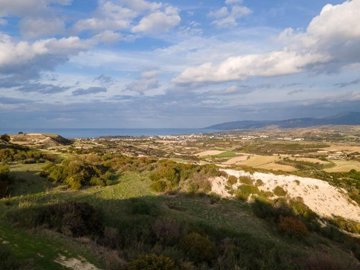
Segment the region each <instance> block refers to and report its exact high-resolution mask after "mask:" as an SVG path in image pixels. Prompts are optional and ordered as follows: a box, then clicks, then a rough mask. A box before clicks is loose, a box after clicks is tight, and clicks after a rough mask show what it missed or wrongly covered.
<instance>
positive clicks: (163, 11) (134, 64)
mask: <svg viewBox="0 0 360 270" xmlns="http://www.w3.org/2000/svg"><path fill="white" fill-rule="evenodd" d="M359 16H360V0H352V1H336V0H333V1H331V0H326V1H323V0H316V1H314V0H300V1H299V0H267V1H264V0H177V1H175V0H167V1H165V0H164V1H161V0H159V1H152V0H0V127H2V128H34V127H35V128H197V127H206V126H209V125H212V124H217V123H221V122H227V121H237V120H277V119H289V118H296V117H324V116H330V115H334V114H337V113H343V112H348V111H360V23H359V18H360V17H359Z"/></svg>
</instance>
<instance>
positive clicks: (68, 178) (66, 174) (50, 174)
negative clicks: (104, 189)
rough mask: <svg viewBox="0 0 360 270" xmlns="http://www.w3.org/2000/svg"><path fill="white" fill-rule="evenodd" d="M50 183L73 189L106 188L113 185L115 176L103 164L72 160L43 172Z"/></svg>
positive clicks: (45, 169) (47, 168) (48, 167)
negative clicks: (62, 184)
mask: <svg viewBox="0 0 360 270" xmlns="http://www.w3.org/2000/svg"><path fill="white" fill-rule="evenodd" d="M42 175H43V176H46V177H47V178H48V179H49V180H50V181H53V182H55V183H64V184H66V185H68V186H69V187H70V188H72V189H80V188H81V187H83V186H105V185H107V184H109V183H111V181H112V179H113V178H114V177H115V175H114V174H113V173H112V170H111V169H110V168H109V167H107V166H104V165H102V164H91V163H89V162H87V161H86V160H81V159H70V160H65V161H63V162H62V163H61V164H52V165H49V166H47V167H45V168H44V171H43V172H42Z"/></svg>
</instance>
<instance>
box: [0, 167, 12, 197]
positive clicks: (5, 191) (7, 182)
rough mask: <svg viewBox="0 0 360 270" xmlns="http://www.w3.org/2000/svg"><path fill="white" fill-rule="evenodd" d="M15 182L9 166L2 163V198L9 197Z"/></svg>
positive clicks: (0, 181)
mask: <svg viewBox="0 0 360 270" xmlns="http://www.w3.org/2000/svg"><path fill="white" fill-rule="evenodd" d="M13 181H14V179H13V178H12V177H11V176H10V168H9V166H8V165H6V164H1V163H0V198H2V197H5V196H7V195H9V193H10V189H11V185H12V183H13Z"/></svg>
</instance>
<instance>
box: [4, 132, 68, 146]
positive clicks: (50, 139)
mask: <svg viewBox="0 0 360 270" xmlns="http://www.w3.org/2000/svg"><path fill="white" fill-rule="evenodd" d="M10 138H11V140H10V142H11V143H14V144H18V145H26V146H33V147H53V146H63V145H69V144H71V143H72V141H71V140H68V139H66V138H64V137H62V136H60V135H57V134H43V133H19V134H13V135H10Z"/></svg>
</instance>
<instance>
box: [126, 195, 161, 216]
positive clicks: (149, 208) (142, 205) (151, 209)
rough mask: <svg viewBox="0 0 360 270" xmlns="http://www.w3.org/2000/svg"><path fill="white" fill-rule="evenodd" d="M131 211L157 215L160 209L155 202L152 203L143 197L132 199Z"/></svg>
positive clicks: (138, 213)
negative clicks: (142, 198)
mask: <svg viewBox="0 0 360 270" xmlns="http://www.w3.org/2000/svg"><path fill="white" fill-rule="evenodd" d="M130 203H131V205H130V209H131V213H132V214H135V215H147V216H156V215H157V212H158V209H157V207H156V206H155V205H154V204H150V203H148V202H145V201H143V200H141V199H132V200H131V201H130Z"/></svg>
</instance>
